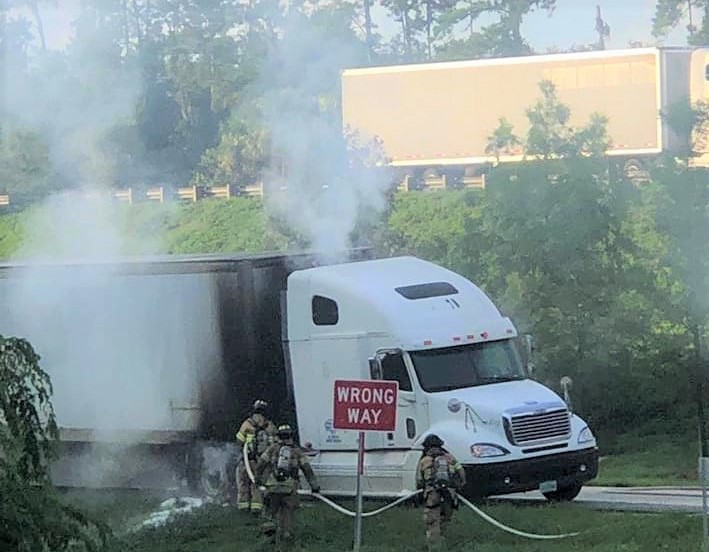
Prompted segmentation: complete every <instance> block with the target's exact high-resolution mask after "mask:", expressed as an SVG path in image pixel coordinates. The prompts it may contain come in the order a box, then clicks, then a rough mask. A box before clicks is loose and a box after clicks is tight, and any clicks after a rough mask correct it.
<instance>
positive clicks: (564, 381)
mask: <svg viewBox="0 0 709 552" xmlns="http://www.w3.org/2000/svg"><path fill="white" fill-rule="evenodd" d="M559 384H560V385H561V388H562V389H563V390H564V402H565V403H566V406H567V407H568V408H569V411H571V410H573V406H572V404H571V387H573V384H574V382H573V380H572V379H571V378H570V377H569V376H564V377H562V378H561V381H560V382H559Z"/></svg>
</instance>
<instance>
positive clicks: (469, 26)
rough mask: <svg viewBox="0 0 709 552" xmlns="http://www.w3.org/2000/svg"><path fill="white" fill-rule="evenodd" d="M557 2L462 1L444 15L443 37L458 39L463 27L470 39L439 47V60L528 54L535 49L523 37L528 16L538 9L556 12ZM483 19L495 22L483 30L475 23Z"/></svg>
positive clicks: (523, 0)
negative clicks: (523, 27)
mask: <svg viewBox="0 0 709 552" xmlns="http://www.w3.org/2000/svg"><path fill="white" fill-rule="evenodd" d="M555 6H556V1H555V0H460V1H458V2H456V3H455V4H454V6H453V7H452V9H450V10H448V11H447V12H446V13H445V14H443V15H441V17H440V21H441V27H442V30H441V31H440V34H441V36H445V37H450V36H456V35H458V33H457V32H456V31H457V30H459V29H460V28H461V26H462V28H463V29H464V30H465V31H466V34H467V36H466V37H464V38H456V39H454V40H449V41H448V42H447V43H446V44H445V45H443V46H441V47H440V48H439V57H441V58H445V59H451V58H453V59H456V58H466V57H468V58H469V57H501V56H502V57H504V56H520V55H527V54H530V53H531V52H532V49H531V47H530V46H529V44H528V43H527V41H526V40H525V39H524V37H523V36H522V31H521V28H522V22H523V21H524V17H525V16H526V15H527V14H528V13H530V12H532V11H534V10H537V9H543V10H546V11H547V12H548V13H549V14H551V13H553V11H554V7H555ZM479 18H483V19H484V20H486V21H487V20H490V19H492V22H490V23H488V24H486V25H483V26H482V27H481V28H480V30H479V31H476V30H475V29H474V23H475V21H477V20H478V19H479Z"/></svg>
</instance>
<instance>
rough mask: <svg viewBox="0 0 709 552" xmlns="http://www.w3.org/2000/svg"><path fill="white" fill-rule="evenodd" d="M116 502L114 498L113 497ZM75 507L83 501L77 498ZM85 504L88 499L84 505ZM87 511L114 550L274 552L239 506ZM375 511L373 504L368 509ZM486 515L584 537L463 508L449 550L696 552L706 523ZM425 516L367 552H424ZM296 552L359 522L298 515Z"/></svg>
mask: <svg viewBox="0 0 709 552" xmlns="http://www.w3.org/2000/svg"><path fill="white" fill-rule="evenodd" d="M110 497H113V498H110ZM72 499H73V501H74V502H75V503H76V502H77V501H79V498H78V495H77V494H74V495H73V498H72ZM80 502H81V501H80ZM83 503H84V504H86V507H87V509H89V510H91V511H93V512H94V513H96V514H97V515H99V517H101V518H102V519H104V520H105V521H109V522H110V523H111V524H112V525H113V527H114V528H115V529H116V531H117V533H118V534H119V536H118V537H116V540H115V542H113V543H112V547H111V551H112V552H114V551H115V552H119V551H120V552H128V551H131V552H233V551H234V550H254V551H256V550H271V549H270V548H266V547H262V546H261V542H260V538H259V534H258V524H255V523H253V520H252V519H250V518H249V517H245V516H243V515H240V514H238V513H237V512H236V511H235V510H233V509H231V508H222V507H218V506H210V507H208V508H206V509H204V510H201V511H199V512H198V513H196V514H189V515H187V516H185V517H183V518H182V519H180V520H179V521H178V522H177V523H172V524H169V525H168V526H165V527H162V528H158V529H147V530H145V529H144V530H141V531H138V532H126V528H127V527H132V526H135V524H136V523H137V520H138V519H139V518H140V514H141V513H142V514H143V516H145V512H147V511H149V510H150V507H151V506H154V504H155V500H154V499H153V498H145V497H142V495H136V494H133V495H130V496H126V495H125V494H119V495H110V494H109V495H101V496H99V495H96V494H93V496H91V497H90V498H89V499H88V500H85V499H84V501H83ZM373 507H374V506H373V505H371V504H365V510H366V509H371V508H373ZM484 510H485V511H486V512H487V513H488V514H490V515H492V516H493V517H495V518H496V519H499V520H500V521H502V522H503V523H506V524H508V525H510V526H512V527H515V528H518V529H521V530H526V531H530V532H536V533H549V534H553V533H557V534H558V533H565V532H576V531H578V532H580V533H581V534H580V535H579V536H577V537H572V538H570V539H563V540H558V541H533V540H528V539H523V538H520V537H516V536H513V535H509V534H507V533H504V532H502V531H500V530H499V529H496V528H494V527H493V526H491V525H489V524H488V523H486V522H484V521H483V520H481V519H480V518H478V517H477V516H475V515H474V514H473V513H472V512H470V511H469V510H467V509H461V510H460V511H459V512H458V513H457V515H456V517H455V519H454V521H453V523H452V525H451V527H450V532H449V538H448V542H449V545H450V547H449V549H450V550H456V551H460V552H466V551H470V552H473V551H475V552H497V551H499V550H506V551H508V550H509V551H517V550H518V551H526V552H536V551H538V552H542V551H544V552H554V551H559V552H562V551H564V552H567V551H576V552H586V551H589V552H590V551H593V552H615V551H621V550H622V551H624V552H636V551H637V552H641V551H642V552H646V551H655V550H658V551H659V550H667V551H673V552H683V551H690V550H692V551H694V550H697V549H698V546H699V542H700V539H701V519H700V518H699V517H696V516H688V515H682V514H630V513H608V512H596V511H588V510H586V509H584V508H583V507H581V506H579V505H575V504H564V505H535V506H514V505H509V504H495V505H486V506H484ZM421 518H422V510H421V509H413V508H409V507H399V508H395V509H394V510H391V511H389V512H386V513H385V514H382V515H381V516H378V517H376V518H371V519H367V520H365V522H364V535H363V542H364V546H363V548H362V552H367V551H371V552H374V551H378V552H394V551H396V552H408V551H411V552H413V551H420V550H424V549H425V548H424V527H423V522H422V519H421ZM297 519H298V527H297V540H298V545H297V546H296V550H301V551H307V552H337V551H346V550H351V546H352V529H353V523H352V520H351V519H347V518H344V517H343V516H342V515H340V514H338V513H336V512H334V511H333V510H331V509H329V508H327V507H326V506H324V505H321V504H310V503H306V504H304V505H303V507H302V508H301V509H300V511H299V512H298V517H297Z"/></svg>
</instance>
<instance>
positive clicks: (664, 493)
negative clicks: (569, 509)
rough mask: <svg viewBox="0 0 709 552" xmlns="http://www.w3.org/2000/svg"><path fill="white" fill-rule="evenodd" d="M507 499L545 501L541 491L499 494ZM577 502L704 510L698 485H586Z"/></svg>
mask: <svg viewBox="0 0 709 552" xmlns="http://www.w3.org/2000/svg"><path fill="white" fill-rule="evenodd" d="M496 499H497V500H505V501H521V502H528V501H542V500H545V498H544V497H543V496H542V494H541V493H540V492H539V491H530V492H527V493H516V494H509V495H505V496H500V497H496ZM574 502H575V503H578V504H584V505H587V506H588V507H590V508H595V509H599V510H618V511H624V512H694V513H701V512H702V491H701V488H698V487H584V488H583V489H582V490H581V493H580V494H579V496H578V497H577V498H576V499H575V500H574Z"/></svg>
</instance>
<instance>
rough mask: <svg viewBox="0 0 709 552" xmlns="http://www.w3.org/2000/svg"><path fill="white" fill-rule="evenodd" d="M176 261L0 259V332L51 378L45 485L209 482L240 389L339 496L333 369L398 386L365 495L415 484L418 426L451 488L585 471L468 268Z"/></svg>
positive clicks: (572, 432)
mask: <svg viewBox="0 0 709 552" xmlns="http://www.w3.org/2000/svg"><path fill="white" fill-rule="evenodd" d="M371 257H372V256H371V254H370V252H369V251H368V250H355V251H353V252H351V256H350V258H349V259H348V260H347V261H346V262H338V263H335V264H325V263H323V262H322V261H320V260H319V259H318V257H317V256H314V255H310V254H300V255H262V256H236V255H234V256H175V257H154V258H142V259H133V260H122V261H115V260H111V261H106V262H101V263H98V262H91V263H88V262H76V263H63V264H46V263H45V264H18V263H15V264H13V263H10V264H6V265H2V266H0V333H1V334H4V335H14V336H22V337H25V338H27V339H29V340H30V342H31V343H32V344H33V345H34V346H35V348H36V349H37V351H38V353H39V354H40V355H41V357H42V365H43V366H44V368H45V369H46V370H47V371H48V372H49V373H50V375H51V377H52V381H53V385H54V398H53V401H54V406H55V409H56V413H57V418H58V423H59V425H60V428H61V450H62V454H61V456H60V458H59V460H58V461H57V462H56V463H55V465H54V466H53V477H54V480H55V482H56V483H57V484H59V485H69V486H73V485H89V486H110V487H147V486H178V487H179V486H181V485H194V486H197V487H200V488H201V489H203V490H204V491H206V492H209V493H220V492H223V490H224V486H225V484H226V481H227V480H228V478H229V474H228V473H227V472H226V470H227V465H228V459H229V456H230V455H231V454H232V453H233V449H232V447H233V442H234V436H235V431H236V429H237V427H238V424H239V422H240V421H241V420H242V419H243V418H244V417H246V416H247V415H248V414H249V408H250V405H251V403H252V402H253V400H254V399H256V398H262V399H265V400H267V401H268V402H269V404H270V407H271V416H272V418H273V419H274V421H276V423H280V422H289V423H292V424H294V425H295V427H296V428H297V433H298V438H299V440H300V442H301V443H302V444H303V445H304V446H305V447H306V450H307V451H308V454H309V455H310V456H311V463H312V466H313V468H314V470H315V472H316V473H317V475H318V477H319V479H320V481H321V485H322V491H323V493H326V494H331V495H351V494H354V489H355V479H356V463H357V432H350V431H341V430H336V429H335V428H334V427H333V420H332V416H333V382H334V380H336V379H356V380H362V379H382V380H394V381H397V382H398V386H399V397H398V404H397V423H396V430H395V431H393V432H390V433H376V434H375V433H372V434H370V435H368V437H367V440H366V449H367V451H366V456H365V458H366V459H365V476H364V480H363V489H364V494H365V496H372V497H387V496H392V497H393V496H401V495H403V494H405V493H408V492H410V491H412V490H415V466H416V463H417V460H418V459H419V457H420V455H421V448H422V447H421V444H422V442H423V440H424V438H425V437H426V436H427V435H429V434H430V433H436V434H438V435H439V436H441V437H442V438H443V439H444V441H445V443H446V447H447V448H448V449H449V450H450V451H451V452H452V453H453V454H454V455H455V456H456V457H457V458H458V459H459V461H460V462H461V463H462V464H463V465H464V467H465V470H466V474H467V476H468V487H467V488H466V493H467V494H468V495H469V496H488V495H495V494H501V493H508V492H514V491H525V490H530V489H540V490H542V492H544V493H545V494H546V495H547V497H549V498H550V499H564V498H565V499H571V498H573V497H574V496H576V494H577V493H578V491H579V490H580V488H581V486H582V485H583V484H584V483H585V482H587V481H588V480H590V479H592V478H593V477H595V475H596V473H597V469H598V450H597V446H596V441H595V438H594V436H593V433H592V432H591V430H590V429H589V427H588V425H587V424H586V423H585V422H584V420H583V419H582V418H580V417H579V416H578V415H577V414H576V413H575V412H573V411H572V410H571V409H570V407H569V406H568V405H567V404H566V403H565V402H564V401H563V400H562V399H561V398H560V397H559V396H558V395H557V394H556V393H555V392H553V391H552V390H551V389H549V388H547V387H545V386H543V385H541V384H540V383H538V382H536V381H534V380H533V379H532V377H531V375H530V373H529V371H528V370H527V366H526V364H525V362H524V361H523V359H522V356H521V355H520V351H519V350H518V347H517V342H518V339H517V337H518V335H517V330H516V329H515V326H514V325H513V323H512V321H511V320H510V319H509V318H507V317H505V316H503V315H502V314H501V313H500V311H499V310H498V309H497V307H496V306H495V305H494V303H493V302H492V301H491V300H490V299H489V298H488V297H487V296H486V295H485V294H484V293H483V292H482V291H481V290H480V289H479V288H478V287H477V286H476V285H475V284H473V283H472V282H470V281H468V280H467V279H465V278H463V277H462V276H460V275H458V274H455V273H453V272H451V271H449V270H447V269H445V268H442V267H440V266H437V265H435V264H433V263H430V262H426V261H423V260H421V259H417V258H413V257H398V258H386V259H374V258H371Z"/></svg>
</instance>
